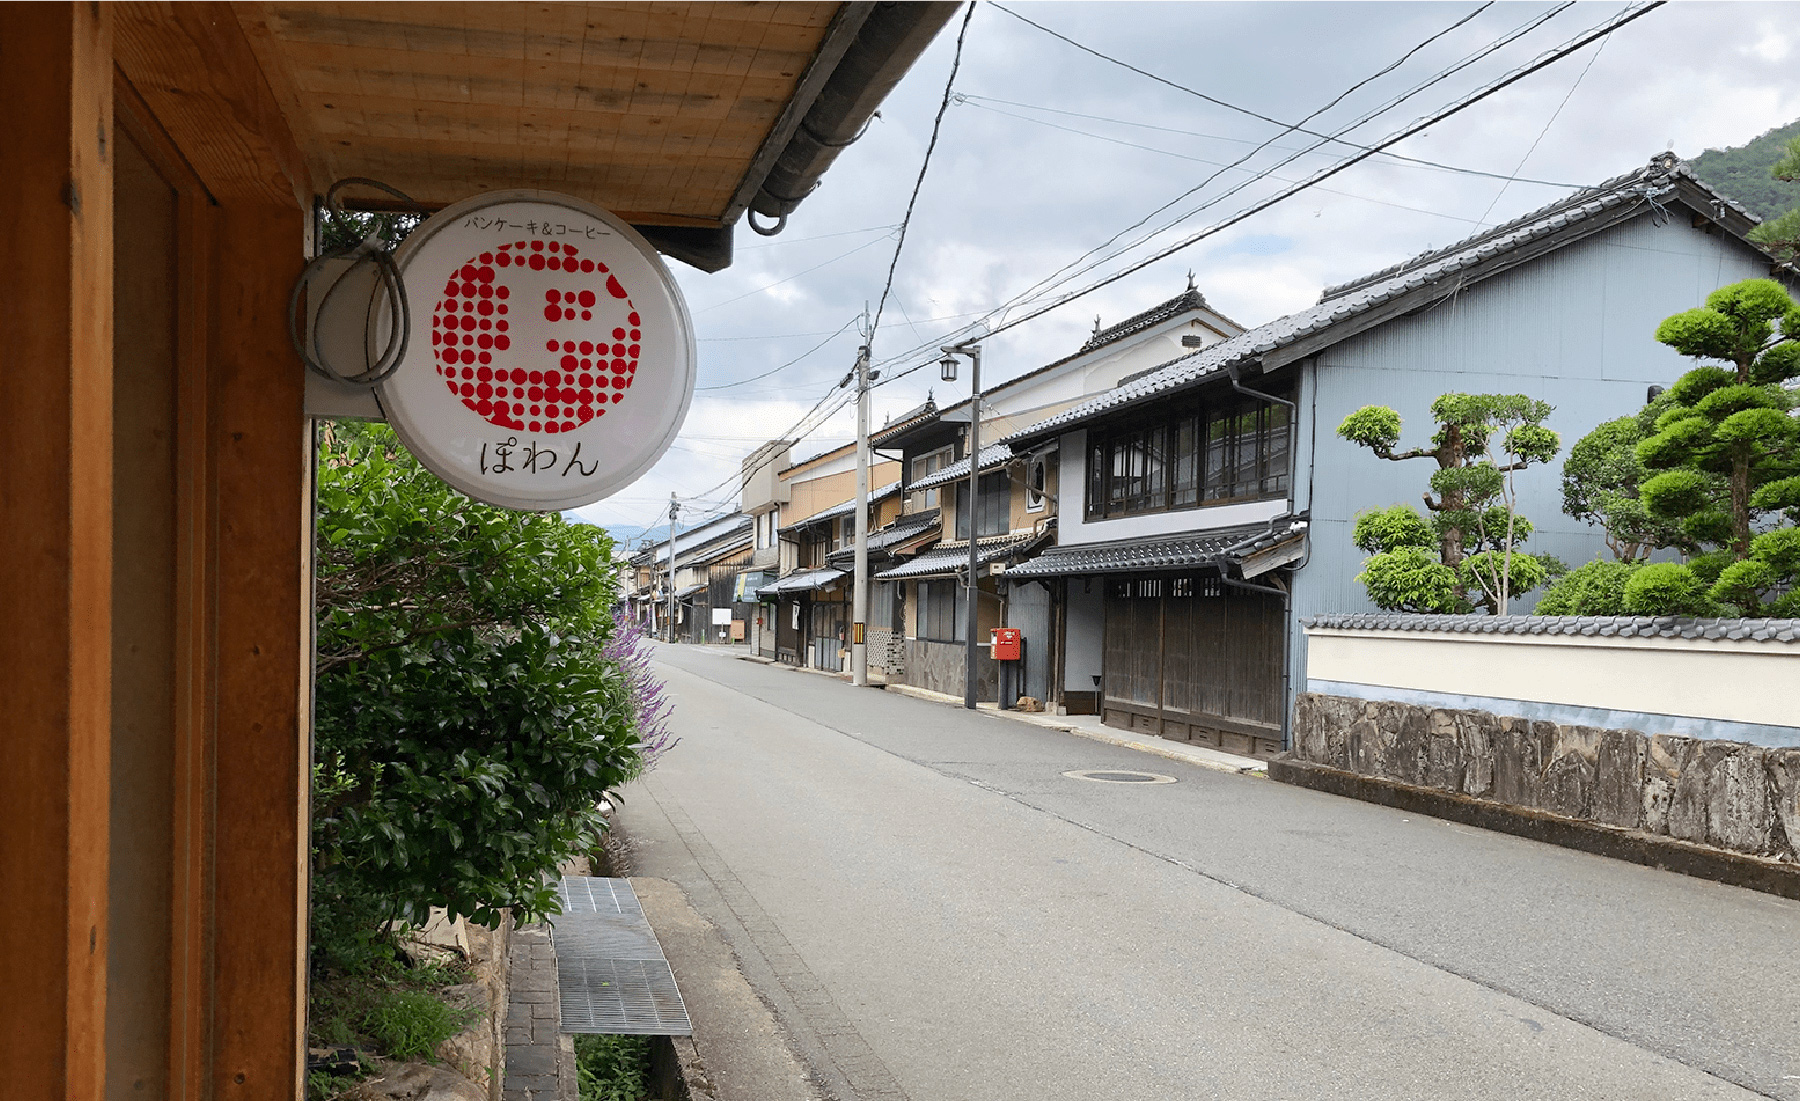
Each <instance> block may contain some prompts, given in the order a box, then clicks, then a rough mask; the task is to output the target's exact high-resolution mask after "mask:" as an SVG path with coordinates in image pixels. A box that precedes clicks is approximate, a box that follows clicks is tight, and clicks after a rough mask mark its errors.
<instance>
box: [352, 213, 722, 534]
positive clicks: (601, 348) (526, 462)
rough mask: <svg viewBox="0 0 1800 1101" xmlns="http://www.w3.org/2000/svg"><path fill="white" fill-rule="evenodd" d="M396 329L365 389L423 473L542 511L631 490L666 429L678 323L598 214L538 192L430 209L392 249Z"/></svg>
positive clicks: (689, 391)
mask: <svg viewBox="0 0 1800 1101" xmlns="http://www.w3.org/2000/svg"><path fill="white" fill-rule="evenodd" d="M395 259H396V262H397V263H398V264H399V266H400V271H401V277H402V278H403V279H404V280H405V283H406V297H407V302H408V304H409V306H410V308H411V314H412V326H411V334H410V336H409V338H408V342H407V348H406V356H405V358H404V359H403V360H402V361H401V363H400V366H399V368H398V369H397V370H396V371H395V372H394V373H393V375H392V376H390V377H389V378H388V379H387V381H385V382H383V383H382V384H381V386H380V388H379V389H378V390H377V391H376V397H377V398H378V399H379V400H380V402H381V407H382V410H383V412H385V413H386V414H387V418H388V423H390V424H391V425H393V427H394V430H395V432H397V433H398V434H399V436H400V439H401V441H402V442H404V443H405V444H406V446H407V449H408V450H410V451H411V452H412V453H413V454H414V455H415V456H416V457H417V458H418V459H419V461H420V462H422V463H424V464H425V466H426V467H427V468H428V469H430V470H431V472H432V473H434V474H436V475H437V476H438V477H440V478H442V479H444V481H446V482H448V483H450V484H451V485H453V486H455V487H456V488H457V489H459V490H461V491H462V492H464V493H466V494H468V495H469V496H470V497H472V498H474V499H476V500H478V501H485V502H488V503H489V504H495V505H501V506H503V507H506V508H514V509H526V510H531V511H550V510H554V509H565V508H573V507H575V506H577V505H586V504H591V503H593V502H594V501H598V500H600V499H601V498H602V497H606V496H608V495H610V494H612V493H615V492H617V491H618V490H619V489H621V488H623V487H625V486H627V485H629V484H631V483H632V482H633V481H635V480H636V479H637V478H638V477H639V476H640V475H642V474H643V473H644V471H646V470H648V469H650V466H651V464H653V463H655V462H656V460H657V459H659V458H661V457H662V454H663V452H664V451H666V450H667V449H668V446H669V444H670V443H671V442H673V441H674V439H675V434H676V433H677V432H678V431H680V429H681V422H682V419H683V418H684V417H686V415H687V408H688V402H689V401H690V400H691V399H692V397H693V393H694V331H693V323H692V321H691V320H690V319H689V317H688V312H687V304H686V302H685V301H684V300H683V298H682V296H681V290H680V288H679V287H677V286H676V285H675V281H674V279H673V278H671V277H670V275H669V270H668V268H666V267H664V266H663V262H662V258H661V257H660V256H658V255H657V253H656V250H655V249H654V248H652V247H651V245H650V244H649V242H647V241H645V240H644V239H643V238H642V237H641V236H639V235H638V233H637V232H636V231H635V230H633V229H632V228H631V227H630V226H628V225H626V224H625V223H624V222H622V221H620V220H619V219H618V218H615V217H614V216H613V215H611V214H609V213H607V212H606V211H604V210H601V209H599V208H598V207H595V206H593V205H591V204H589V203H585V202H582V201H581V200H580V199H575V198H571V197H569V196H566V195H557V194H553V193H551V192H545V191H505V192H496V193H494V194H491V195H483V196H481V197H479V198H475V199H468V200H465V201H463V202H460V203H456V204H454V205H452V206H448V207H445V208H444V209H443V210H441V211H438V212H437V213H436V214H433V215H432V216H431V217H430V218H428V219H426V220H425V222H424V223H423V224H421V225H420V226H419V227H418V228H417V229H415V230H414V231H413V232H412V233H411V235H409V236H408V237H407V239H406V242H405V244H404V245H402V246H401V248H400V251H399V252H398V254H397V255H396V257H395Z"/></svg>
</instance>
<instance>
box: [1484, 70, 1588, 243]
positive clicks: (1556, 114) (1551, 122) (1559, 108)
mask: <svg viewBox="0 0 1800 1101" xmlns="http://www.w3.org/2000/svg"><path fill="white" fill-rule="evenodd" d="M1605 50H1606V40H1605V39H1604V38H1603V39H1601V40H1600V45H1598V46H1596V47H1595V48H1594V56H1593V57H1590V58H1588V63H1587V64H1586V65H1583V66H1582V67H1581V75H1579V76H1577V77H1576V78H1575V83H1573V84H1571V85H1569V91H1568V93H1567V94H1566V95H1564V96H1563V97H1562V102H1561V103H1559V104H1557V105H1556V110H1554V111H1552V112H1550V117H1549V118H1548V119H1546V120H1545V121H1544V128H1543V129H1542V130H1539V131H1538V136H1537V137H1535V138H1533V139H1532V141H1531V148H1529V149H1527V150H1525V155H1524V156H1523V157H1520V158H1519V164H1518V167H1517V168H1514V169H1513V174H1514V175H1517V174H1518V173H1519V172H1521V171H1523V170H1524V168H1525V162H1526V161H1528V160H1530V159H1531V155H1532V154H1533V153H1535V152H1537V147H1538V145H1539V144H1540V143H1541V142H1542V141H1543V140H1544V135H1545V134H1548V133H1549V132H1550V128H1551V127H1552V126H1555V125H1556V120H1557V119H1559V118H1561V117H1562V113H1563V108H1564V107H1567V106H1568V105H1569V101H1570V100H1571V99H1574V98H1575V89H1577V88H1579V87H1581V82H1582V81H1584V80H1586V79H1587V75H1588V70H1589V69H1592V68H1593V67H1594V62H1596V61H1598V60H1600V55H1601V54H1602V53H1603V52H1605ZM1509 186H1511V184H1510V181H1509V182H1508V183H1503V184H1501V185H1500V190H1499V191H1496V192H1495V193H1494V201H1493V202H1491V203H1489V204H1488V205H1487V209H1486V210H1484V211H1482V212H1481V217H1480V218H1479V219H1478V220H1477V221H1478V224H1481V225H1486V224H1487V216H1488V215H1489V214H1492V213H1493V212H1494V207H1496V206H1498V205H1500V197H1501V196H1502V195H1505V194H1506V189H1507V188H1508V187H1509Z"/></svg>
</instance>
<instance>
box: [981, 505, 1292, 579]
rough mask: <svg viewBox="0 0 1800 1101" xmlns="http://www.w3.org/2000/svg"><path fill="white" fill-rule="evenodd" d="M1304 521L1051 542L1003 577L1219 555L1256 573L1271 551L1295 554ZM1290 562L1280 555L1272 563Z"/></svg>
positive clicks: (1151, 568)
mask: <svg viewBox="0 0 1800 1101" xmlns="http://www.w3.org/2000/svg"><path fill="white" fill-rule="evenodd" d="M1305 537H1306V521H1305V520H1303V519H1298V518H1295V517H1283V518H1280V519H1278V520H1276V521H1274V522H1273V523H1268V524H1240V525H1237V526H1234V527H1228V528H1214V529H1212V530H1211V531H1197V532H1188V533H1186V534H1183V535H1175V536H1161V537H1157V538H1148V539H1120V540H1117V541H1114V542H1108V543H1076V544H1073V545H1071V546H1061V547H1051V548H1050V549H1049V550H1047V551H1045V552H1044V553H1043V554H1040V555H1038V556H1037V557H1036V558H1033V559H1032V560H1031V561H1029V562H1023V563H1020V564H1019V565H1017V566H1014V567H1013V568H1012V569H1010V570H1008V571H1007V576H1008V577H1012V578H1021V577H1082V576H1094V575H1099V574H1116V573H1168V572H1171V571H1180V570H1202V569H1212V568H1216V567H1217V564H1218V562H1219V560H1220V559H1221V558H1224V559H1226V560H1228V561H1230V562H1232V563H1233V564H1236V565H1238V566H1239V568H1240V569H1242V568H1243V567H1244V565H1245V564H1246V563H1250V564H1253V565H1264V569H1261V570H1259V569H1254V568H1253V569H1251V570H1248V571H1245V576H1251V577H1253V576H1255V575H1256V574H1257V573H1261V572H1265V570H1266V569H1270V568H1273V566H1271V565H1265V562H1266V561H1267V560H1269V559H1271V552H1277V551H1285V550H1287V549H1289V548H1292V549H1293V550H1294V551H1295V557H1297V556H1298V549H1299V547H1300V546H1302V545H1303V544H1304V542H1305ZM1287 561H1291V559H1290V558H1286V557H1281V558H1280V561H1277V562H1275V563H1274V564H1275V565H1279V564H1282V563H1284V562H1287Z"/></svg>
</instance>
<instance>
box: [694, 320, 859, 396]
mask: <svg viewBox="0 0 1800 1101" xmlns="http://www.w3.org/2000/svg"><path fill="white" fill-rule="evenodd" d="M856 322H857V318H855V317H852V318H851V319H850V320H848V321H846V322H844V323H843V324H842V325H839V326H838V327H837V328H836V329H835V330H833V331H832V333H831V335H830V336H828V337H826V338H825V339H824V340H821V341H819V342H818V343H817V344H814V345H813V346H812V347H810V348H808V349H807V350H806V351H804V352H801V353H800V354H799V355H797V356H795V357H794V358H793V359H790V360H788V361H787V362H786V363H783V364H782V365H781V366H779V367H772V368H770V369H769V370H767V371H764V372H763V373H762V374H760V375H751V376H750V377H749V378H745V379H739V380H738V381H736V382H722V383H720V384H719V385H717V386H696V387H694V392H695V393H699V392H700V391H701V390H730V389H732V388H733V387H736V386H743V385H745V384H746V383H751V382H756V381H757V380H759V379H765V378H768V377H769V376H770V375H772V374H774V373H775V372H777V371H785V370H787V369H788V368H789V367H792V366H793V365H794V364H796V363H799V362H800V361H801V360H803V359H805V358H806V357H807V356H810V355H812V354H813V353H814V352H816V351H818V350H819V349H820V348H823V347H825V345H827V344H830V343H831V342H832V341H834V340H836V339H837V338H838V334H839V333H842V332H843V331H844V330H845V329H848V328H849V327H850V326H852V325H854V324H856Z"/></svg>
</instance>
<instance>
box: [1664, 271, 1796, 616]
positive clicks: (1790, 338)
mask: <svg viewBox="0 0 1800 1101" xmlns="http://www.w3.org/2000/svg"><path fill="white" fill-rule="evenodd" d="M1656 339H1657V340H1659V341H1661V342H1662V343H1664V344H1667V345H1669V346H1670V347H1672V348H1674V349H1675V350H1676V351H1678V352H1680V353H1681V354H1682V355H1685V356H1690V357H1692V358H1694V359H1698V360H1702V361H1705V360H1715V361H1722V362H1723V364H1725V365H1724V366H1718V365H1714V364H1709V363H1703V365H1702V366H1699V367H1695V368H1694V369H1693V370H1691V371H1689V372H1688V373H1687V374H1685V375H1683V376H1681V378H1680V379H1679V380H1677V381H1676V383H1675V384H1674V385H1673V386H1671V387H1670V388H1669V390H1668V391H1667V393H1666V394H1665V397H1666V398H1667V399H1668V405H1667V408H1665V409H1664V410H1663V412H1662V413H1661V414H1659V415H1658V416H1657V417H1656V421H1655V424H1654V434H1652V435H1650V436H1649V437H1647V438H1646V439H1644V440H1643V441H1641V442H1640V443H1639V444H1638V445H1637V457H1638V459H1639V461H1640V462H1642V463H1643V465H1644V468H1645V470H1646V471H1647V472H1649V473H1650V474H1651V476H1650V477H1648V478H1646V479H1645V480H1644V481H1643V483H1642V485H1641V487H1640V490H1639V497H1640V499H1641V501H1642V502H1643V506H1644V511H1645V513H1646V514H1647V515H1649V516H1650V517H1652V518H1654V519H1656V520H1660V521H1665V522H1669V523H1674V524H1677V525H1679V526H1680V528H1681V531H1682V532H1683V534H1684V535H1685V536H1686V537H1687V538H1688V539H1690V540H1692V541H1694V542H1696V543H1711V544H1716V545H1718V546H1720V547H1721V548H1723V551H1724V553H1723V555H1722V556H1721V557H1722V558H1723V560H1724V565H1723V566H1722V568H1721V569H1720V570H1719V572H1718V574H1717V576H1716V577H1714V576H1708V574H1709V572H1710V571H1708V570H1704V569H1702V568H1701V563H1699V562H1695V563H1691V564H1690V565H1689V566H1684V567H1679V568H1683V569H1688V570H1689V572H1690V573H1693V572H1695V571H1696V570H1700V572H1699V573H1697V574H1696V577H1697V578H1698V579H1699V580H1702V581H1705V582H1707V584H1708V586H1709V588H1708V589H1707V590H1706V593H1707V596H1708V597H1709V599H1711V600H1713V601H1716V602H1722V603H1725V604H1730V605H1733V606H1735V607H1736V608H1737V609H1738V610H1739V611H1742V612H1744V613H1745V614H1756V613H1758V612H1759V611H1761V610H1763V606H1764V604H1765V603H1767V602H1768V600H1769V599H1770V598H1771V597H1773V596H1775V595H1777V594H1779V592H1780V591H1781V590H1783V589H1786V588H1790V587H1791V586H1793V584H1794V583H1795V581H1796V580H1797V579H1800V578H1797V575H1796V574H1795V573H1794V572H1793V571H1792V570H1791V569H1790V568H1789V557H1788V555H1787V553H1786V551H1785V549H1784V548H1785V546H1786V544H1785V543H1784V542H1782V540H1781V539H1779V538H1778V539H1775V540H1772V541H1766V542H1765V541H1763V539H1764V536H1763V535H1759V534H1758V530H1759V529H1760V528H1764V527H1767V526H1768V523H1769V522H1770V521H1771V520H1779V519H1784V518H1785V519H1786V520H1787V522H1788V523H1789V524H1792V523H1794V522H1795V521H1797V520H1800V421H1796V420H1795V418H1794V416H1793V413H1792V410H1793V407H1794V396H1793V394H1792V392H1791V391H1789V390H1788V389H1787V388H1786V387H1785V386H1783V385H1782V384H1783V383H1785V382H1787V381H1789V380H1791V379H1794V378H1797V377H1800V304H1797V303H1795V301H1794V299H1793V298H1792V297H1790V296H1789V294H1788V293H1787V291H1786V290H1785V289H1784V288H1783V287H1782V286H1781V284H1779V283H1777V282H1775V281H1774V280H1772V279H1749V280H1745V281H1744V282H1741V283H1734V284H1732V285H1730V286H1727V287H1721V288H1720V289H1718V290H1716V291H1714V292H1713V293H1712V294H1710V295H1708V296H1707V299H1706V305H1705V306H1703V307H1701V308H1699V309H1693V310H1687V311H1685V312H1683V313H1679V314H1676V315H1674V316H1673V317H1670V318H1668V319H1666V320H1664V321H1663V323H1662V324H1661V325H1659V326H1658V327H1657V330H1656ZM1766 534H1774V533H1766ZM1665 572H1666V571H1665ZM1671 591H1673V590H1671Z"/></svg>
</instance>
